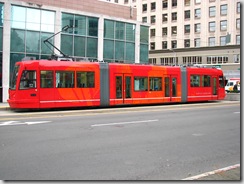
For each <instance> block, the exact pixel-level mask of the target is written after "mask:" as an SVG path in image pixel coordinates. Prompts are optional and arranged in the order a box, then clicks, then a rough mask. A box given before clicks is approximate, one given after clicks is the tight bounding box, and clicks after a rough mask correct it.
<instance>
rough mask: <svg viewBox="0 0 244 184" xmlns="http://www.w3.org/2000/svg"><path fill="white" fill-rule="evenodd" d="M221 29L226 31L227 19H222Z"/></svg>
mask: <svg viewBox="0 0 244 184" xmlns="http://www.w3.org/2000/svg"><path fill="white" fill-rule="evenodd" d="M220 30H221V31H226V30H227V20H222V21H220Z"/></svg>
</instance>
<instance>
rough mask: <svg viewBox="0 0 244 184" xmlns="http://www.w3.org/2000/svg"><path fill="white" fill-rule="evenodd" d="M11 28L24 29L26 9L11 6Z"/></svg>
mask: <svg viewBox="0 0 244 184" xmlns="http://www.w3.org/2000/svg"><path fill="white" fill-rule="evenodd" d="M11 19H12V28H19V29H25V21H26V8H24V7H19V6H12V18H11Z"/></svg>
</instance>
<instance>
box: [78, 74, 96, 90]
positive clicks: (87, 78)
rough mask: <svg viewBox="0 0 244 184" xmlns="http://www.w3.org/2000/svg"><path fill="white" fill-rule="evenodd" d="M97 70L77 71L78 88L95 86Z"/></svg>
mask: <svg viewBox="0 0 244 184" xmlns="http://www.w3.org/2000/svg"><path fill="white" fill-rule="evenodd" d="M94 87H95V72H77V88H94Z"/></svg>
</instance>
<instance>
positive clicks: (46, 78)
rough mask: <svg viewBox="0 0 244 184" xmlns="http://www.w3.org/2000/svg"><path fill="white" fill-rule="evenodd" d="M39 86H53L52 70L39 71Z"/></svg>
mask: <svg viewBox="0 0 244 184" xmlns="http://www.w3.org/2000/svg"><path fill="white" fill-rule="evenodd" d="M40 79H41V82H40V84H41V88H53V71H41V77H40Z"/></svg>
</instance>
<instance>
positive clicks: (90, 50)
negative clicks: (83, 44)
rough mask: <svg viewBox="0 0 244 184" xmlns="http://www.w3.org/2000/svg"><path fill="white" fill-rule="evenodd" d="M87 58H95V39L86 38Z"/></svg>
mask: <svg viewBox="0 0 244 184" xmlns="http://www.w3.org/2000/svg"><path fill="white" fill-rule="evenodd" d="M87 57H92V58H97V38H87Z"/></svg>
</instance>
